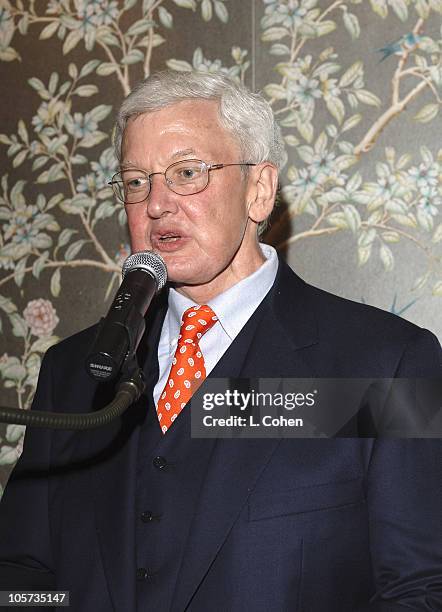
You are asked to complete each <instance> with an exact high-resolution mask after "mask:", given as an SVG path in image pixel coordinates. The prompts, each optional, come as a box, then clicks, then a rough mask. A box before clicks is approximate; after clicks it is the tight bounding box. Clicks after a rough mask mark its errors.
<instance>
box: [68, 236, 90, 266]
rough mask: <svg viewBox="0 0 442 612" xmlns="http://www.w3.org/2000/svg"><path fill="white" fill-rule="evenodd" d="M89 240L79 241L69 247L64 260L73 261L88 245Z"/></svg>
mask: <svg viewBox="0 0 442 612" xmlns="http://www.w3.org/2000/svg"><path fill="white" fill-rule="evenodd" d="M86 242H87V240H77V241H76V242H73V243H72V244H70V245H69V246H68V248H67V249H66V252H65V254H64V258H65V260H66V261H72V260H73V259H75V257H76V256H77V255H78V253H79V252H80V251H81V249H82V247H83V245H84V244H86Z"/></svg>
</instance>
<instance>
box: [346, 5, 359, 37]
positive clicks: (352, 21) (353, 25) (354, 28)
mask: <svg viewBox="0 0 442 612" xmlns="http://www.w3.org/2000/svg"><path fill="white" fill-rule="evenodd" d="M343 21H344V25H345V29H346V30H347V32H348V33H349V34H350V36H351V37H352V39H353V40H356V39H357V38H359V35H360V33H361V27H360V25H359V19H358V18H357V17H356V15H354V14H353V13H349V12H348V11H344V16H343Z"/></svg>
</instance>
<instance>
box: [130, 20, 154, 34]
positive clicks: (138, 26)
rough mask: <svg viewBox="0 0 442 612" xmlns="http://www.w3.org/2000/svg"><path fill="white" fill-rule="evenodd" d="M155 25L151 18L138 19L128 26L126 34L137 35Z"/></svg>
mask: <svg viewBox="0 0 442 612" xmlns="http://www.w3.org/2000/svg"><path fill="white" fill-rule="evenodd" d="M154 25H155V21H152V19H138V21H136V22H135V23H133V24H132V25H131V26H130V28H129V29H128V30H127V32H126V35H127V36H139V35H140V34H144V33H145V32H147V31H148V30H150V29H151V28H153V27H154Z"/></svg>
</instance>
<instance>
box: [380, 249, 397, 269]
mask: <svg viewBox="0 0 442 612" xmlns="http://www.w3.org/2000/svg"><path fill="white" fill-rule="evenodd" d="M379 255H380V258H381V261H382V263H383V264H384V268H385V270H386V271H387V272H389V271H390V270H392V269H393V267H394V257H393V253H392V251H391V249H390V247H388V246H387V245H386V244H381V247H380V249H379Z"/></svg>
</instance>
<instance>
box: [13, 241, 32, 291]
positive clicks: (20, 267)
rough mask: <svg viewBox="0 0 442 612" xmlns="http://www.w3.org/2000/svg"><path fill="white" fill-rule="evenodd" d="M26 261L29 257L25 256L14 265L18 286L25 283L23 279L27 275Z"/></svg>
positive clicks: (15, 279)
mask: <svg viewBox="0 0 442 612" xmlns="http://www.w3.org/2000/svg"><path fill="white" fill-rule="evenodd" d="M34 240H35V239H34ZM26 262H27V257H24V258H23V259H20V261H19V262H18V263H16V264H15V266H14V281H15V284H16V285H17V287H21V285H22V283H23V279H24V277H25V269H26Z"/></svg>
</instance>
